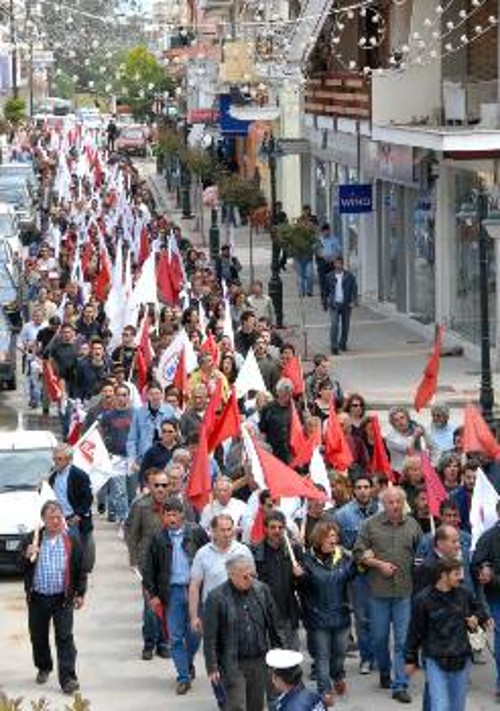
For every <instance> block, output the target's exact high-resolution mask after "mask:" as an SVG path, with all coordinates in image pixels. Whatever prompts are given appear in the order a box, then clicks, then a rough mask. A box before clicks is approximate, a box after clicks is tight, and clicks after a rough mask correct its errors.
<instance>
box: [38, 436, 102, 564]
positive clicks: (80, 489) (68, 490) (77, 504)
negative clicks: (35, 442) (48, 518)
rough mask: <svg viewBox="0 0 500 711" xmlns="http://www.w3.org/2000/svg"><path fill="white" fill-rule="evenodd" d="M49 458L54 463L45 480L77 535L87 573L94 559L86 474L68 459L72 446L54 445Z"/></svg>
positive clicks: (89, 499)
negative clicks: (47, 478) (47, 480)
mask: <svg viewBox="0 0 500 711" xmlns="http://www.w3.org/2000/svg"><path fill="white" fill-rule="evenodd" d="M53 460H54V467H53V469H52V473H51V474H50V476H49V484H50V486H51V487H52V488H53V490H54V493H55V495H56V498H57V501H58V502H59V503H60V504H61V508H62V510H63V513H64V517H65V519H66V524H67V525H68V528H70V529H73V530H74V531H76V532H77V533H78V534H79V536H80V540H81V542H82V546H83V551H84V566H85V570H86V572H87V573H90V572H91V570H92V569H93V567H94V562H95V544H94V538H93V535H92V530H93V528H94V526H93V523H92V511H91V506H92V486H91V484H90V478H89V475H88V474H87V473H86V472H84V471H83V469H80V468H79V467H76V466H75V465H74V464H73V463H72V460H73V450H72V449H71V447H69V446H68V445H67V444H59V445H57V447H55V448H54V451H53Z"/></svg>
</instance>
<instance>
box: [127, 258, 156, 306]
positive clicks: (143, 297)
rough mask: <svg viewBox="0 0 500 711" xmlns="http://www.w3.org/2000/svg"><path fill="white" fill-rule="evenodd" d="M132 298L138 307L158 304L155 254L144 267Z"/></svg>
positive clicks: (147, 260)
mask: <svg viewBox="0 0 500 711" xmlns="http://www.w3.org/2000/svg"><path fill="white" fill-rule="evenodd" d="M132 298H133V299H134V303H135V304H137V306H140V305H141V304H156V303H157V301H158V296H157V291H156V263H155V255H154V253H153V252H152V253H151V254H150V255H149V257H148V258H147V259H146V261H145V262H144V264H143V265H142V270H141V274H140V276H139V278H138V279H137V282H136V284H135V288H134V291H133V294H132Z"/></svg>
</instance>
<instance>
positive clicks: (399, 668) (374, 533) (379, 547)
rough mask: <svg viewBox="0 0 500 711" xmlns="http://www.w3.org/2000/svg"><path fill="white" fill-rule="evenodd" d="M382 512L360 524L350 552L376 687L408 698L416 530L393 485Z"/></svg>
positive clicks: (384, 497)
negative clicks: (359, 575)
mask: <svg viewBox="0 0 500 711" xmlns="http://www.w3.org/2000/svg"><path fill="white" fill-rule="evenodd" d="M381 501H382V506H383V511H381V512H380V513H376V514H375V515H374V516H371V517H370V518H368V519H366V520H365V521H364V522H363V523H362V524H361V527H360V530H359V533H358V537H357V539H356V543H355V544H354V549H353V554H354V558H355V560H356V562H357V563H358V565H361V566H363V567H364V568H366V569H367V571H368V583H369V586H370V592H371V595H372V598H371V614H370V619H371V622H372V628H371V631H372V638H373V651H374V653H375V660H376V662H377V666H378V669H379V672H380V686H381V687H382V688H383V689H389V688H392V697H393V698H394V699H395V700H396V701H400V702H401V703H409V702H410V701H411V697H410V694H409V692H408V677H407V675H406V673H405V669H404V645H405V638H406V633H407V630H408V624H409V620H410V600H411V594H412V572H413V560H414V557H415V553H416V551H417V548H418V545H419V543H420V541H421V538H422V530H421V528H420V526H419V525H418V523H417V522H416V521H415V519H414V518H412V517H411V516H409V515H407V513H406V495H405V492H404V491H403V489H401V488H400V487H399V486H392V487H389V488H388V489H386V490H385V491H384V493H383V494H382V497H381ZM391 626H392V631H393V634H394V669H393V671H394V679H393V681H392V682H391V655H390V652H389V637H390V631H391Z"/></svg>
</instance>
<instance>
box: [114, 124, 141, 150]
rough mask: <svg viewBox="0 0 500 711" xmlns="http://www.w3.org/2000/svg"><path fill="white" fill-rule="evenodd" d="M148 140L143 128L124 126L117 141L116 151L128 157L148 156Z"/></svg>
mask: <svg viewBox="0 0 500 711" xmlns="http://www.w3.org/2000/svg"><path fill="white" fill-rule="evenodd" d="M147 148H148V138H147V133H146V130H145V129H144V128H143V127H142V126H124V127H123V128H121V129H120V133H119V135H118V138H117V139H116V141H115V150H116V151H117V152H118V153H124V154H125V155H128V156H143V157H146V156H147Z"/></svg>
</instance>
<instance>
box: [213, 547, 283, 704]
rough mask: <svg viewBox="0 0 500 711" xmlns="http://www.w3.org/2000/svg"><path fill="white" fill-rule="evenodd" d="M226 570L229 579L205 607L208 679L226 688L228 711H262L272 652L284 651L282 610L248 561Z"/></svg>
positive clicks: (235, 562) (236, 559)
mask: <svg viewBox="0 0 500 711" xmlns="http://www.w3.org/2000/svg"><path fill="white" fill-rule="evenodd" d="M226 567H227V573H228V577H229V580H228V581H227V582H225V583H222V585H219V586H218V587H217V588H215V589H214V590H212V592H211V593H209V595H208V597H207V600H206V602H205V611H204V615H203V619H204V641H203V650H204V654H205V664H206V668H207V674H208V678H209V680H210V681H211V683H212V685H214V686H215V687H219V689H220V685H222V687H223V690H224V691H223V693H224V695H225V698H226V701H225V705H224V709H225V710H226V711H235V710H236V709H245V711H262V709H263V708H264V694H265V690H266V682H267V673H266V665H265V656H266V652H268V651H269V649H270V647H282V646H283V642H282V638H281V635H280V633H279V629H278V618H277V612H276V607H275V604H274V601H273V598H272V595H271V592H270V590H269V588H268V587H267V585H265V584H264V583H261V582H259V581H258V580H256V579H255V568H254V565H253V562H252V561H250V560H249V559H248V558H247V557H246V556H242V555H238V556H235V557H234V558H230V559H229V560H228V561H227V563H226Z"/></svg>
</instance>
